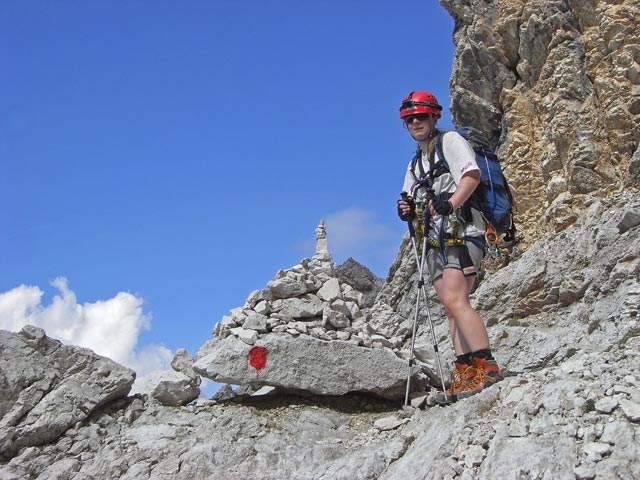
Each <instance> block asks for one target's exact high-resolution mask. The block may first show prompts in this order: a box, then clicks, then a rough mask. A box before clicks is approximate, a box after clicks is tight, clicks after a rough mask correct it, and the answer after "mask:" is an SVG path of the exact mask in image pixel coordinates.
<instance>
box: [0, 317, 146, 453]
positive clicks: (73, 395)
mask: <svg viewBox="0 0 640 480" xmlns="http://www.w3.org/2000/svg"><path fill="white" fill-rule="evenodd" d="M0 353H1V354H0V386H1V387H2V388H1V389H0V461H2V460H6V459H8V458H11V457H12V456H14V455H15V454H16V452H18V451H19V450H20V449H24V448H25V447H32V446H36V445H43V444H47V443H49V442H52V441H54V440H56V439H57V438H58V437H60V435H62V434H63V433H64V432H65V431H67V430H68V429H69V428H71V427H73V426H74V425H76V424H77V423H78V422H82V421H83V420H85V419H86V418H87V417H88V416H89V415H91V413H92V412H94V411H95V410H97V409H99V408H100V407H101V406H103V405H105V404H107V403H109V402H110V401H111V400H114V399H117V398H121V397H124V396H125V395H127V393H129V390H131V385H132V384H133V381H134V380H135V374H134V372H133V371H131V370H129V369H128V368H125V367H123V366H121V365H118V364H117V363H115V362H113V361H112V360H109V359H108V358H104V357H101V356H99V355H96V354H95V353H94V352H92V351H91V350H88V349H86V348H81V347H75V346H67V345H63V344H62V343H60V342H59V341H58V340H54V339H52V338H49V337H47V336H46V335H45V332H44V331H43V330H42V329H40V328H36V327H31V326H27V327H24V328H23V329H22V330H21V331H20V332H19V333H10V332H6V331H2V330H0Z"/></svg>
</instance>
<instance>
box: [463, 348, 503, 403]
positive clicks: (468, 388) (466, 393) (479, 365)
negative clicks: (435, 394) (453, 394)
mask: <svg viewBox="0 0 640 480" xmlns="http://www.w3.org/2000/svg"><path fill="white" fill-rule="evenodd" d="M471 362H472V363H473V366H474V368H475V371H476V375H475V377H473V378H472V379H471V380H470V381H468V382H467V384H466V385H465V386H464V387H463V388H462V389H461V390H460V391H459V392H458V394H457V398H459V399H460V398H467V397H470V396H471V395H475V394H476V393H479V392H481V391H482V390H484V389H485V388H487V387H490V386H491V385H493V384H494V383H497V382H499V381H500V380H502V379H503V378H504V377H503V376H502V371H501V370H500V367H499V366H498V364H497V363H496V361H495V360H487V359H486V358H482V357H471Z"/></svg>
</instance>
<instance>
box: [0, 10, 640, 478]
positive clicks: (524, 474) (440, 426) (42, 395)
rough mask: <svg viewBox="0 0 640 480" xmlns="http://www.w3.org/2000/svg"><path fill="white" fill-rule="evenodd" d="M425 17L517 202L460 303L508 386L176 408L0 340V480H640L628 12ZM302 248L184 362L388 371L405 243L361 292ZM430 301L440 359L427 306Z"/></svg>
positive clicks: (634, 81)
mask: <svg viewBox="0 0 640 480" xmlns="http://www.w3.org/2000/svg"><path fill="white" fill-rule="evenodd" d="M441 3H442V5H444V6H445V7H446V8H447V9H448V10H449V11H450V12H451V14H452V15H453V16H454V18H455V19H456V31H455V35H454V39H455V41H456V44H457V52H456V59H455V62H454V72H453V75H452V99H453V100H452V101H453V113H454V118H455V119H456V121H457V122H458V123H460V124H464V123H473V124H476V125H479V126H480V127H482V128H484V129H486V130H487V131H490V132H493V133H494V140H495V141H497V142H498V147H499V151H500V152H501V154H502V156H503V158H505V159H507V161H506V167H507V174H508V175H509V178H510V180H511V182H512V183H513V184H514V187H515V190H516V197H517V199H518V212H517V215H518V216H517V221H518V224H519V227H520V231H521V234H522V237H523V241H522V242H521V243H520V244H519V245H516V247H515V248H514V250H513V251H512V252H510V254H509V256H508V257H507V256H506V252H503V254H504V255H505V257H504V259H505V262H504V265H502V268H500V269H499V270H498V271H496V272H494V273H492V274H491V275H487V276H486V277H484V278H483V280H482V282H481V283H480V284H479V285H478V287H477V289H476V290H475V292H474V294H473V297H472V301H473V302H474V305H475V306H476V307H477V308H478V310H479V312H480V314H481V315H482V316H483V318H485V319H486V321H487V324H488V329H489V334H490V339H491V343H492V347H493V349H494V351H495V353H496V356H497V357H498V359H499V360H500V362H501V363H502V365H503V366H504V367H505V369H506V371H507V373H508V376H507V377H506V378H505V380H504V381H502V382H500V383H498V384H497V385H495V386H493V387H491V388H488V389H487V390H485V391H484V392H482V393H480V394H478V395H476V396H474V397H471V398H468V399H466V400H464V401H460V402H457V403H455V404H453V405H451V406H449V407H446V408H442V407H438V406H431V404H430V403H429V402H428V401H427V402H426V405H423V408H421V409H417V410H412V409H407V410H403V409H401V408H400V406H399V404H398V403H397V402H396V403H391V402H387V401H383V400H380V399H379V398H378V397H371V396H368V395H367V396H364V395H362V394H346V395H340V396H330V395H323V396H310V397H304V398H302V397H298V396H293V395H291V394H290V393H282V389H276V391H274V392H272V393H271V394H266V395H262V396H260V397H251V396H241V395H240V392H251V391H252V389H251V388H248V389H236V391H235V392H233V391H231V389H230V388H225V389H224V390H223V391H221V392H220V393H221V394H220V395H218V397H217V398H218V400H219V401H207V400H204V399H199V400H197V401H196V402H195V403H194V404H189V405H186V406H183V407H178V408H176V407H169V406H165V405H162V404H160V403H158V402H153V401H149V399H148V398H147V397H144V396H133V397H131V396H130V397H125V395H126V392H127V391H128V388H129V387H130V383H129V381H132V376H131V377H127V374H126V369H123V371H124V374H123V380H122V382H112V381H111V380H109V379H110V378H112V377H111V376H110V375H107V376H106V377H105V378H102V377H100V379H99V380H95V383H93V382H94V375H93V373H91V374H90V375H89V374H88V373H89V372H93V370H92V368H90V367H91V366H92V365H94V364H97V365H103V366H104V367H105V368H103V367H100V368H99V369H97V370H98V371H104V372H107V371H110V370H109V368H111V367H110V366H109V365H108V364H106V363H103V360H104V359H101V357H97V356H95V357H90V356H89V355H88V354H85V353H83V354H82V355H80V353H77V352H82V350H78V351H76V350H74V349H75V347H66V346H60V345H59V344H58V345H57V347H56V352H57V351H58V350H61V349H63V348H64V349H67V351H74V352H76V353H74V355H79V357H78V358H80V359H82V360H77V362H79V365H81V366H82V368H80V369H79V368H78V367H77V366H76V365H75V364H74V367H73V368H72V367H70V366H69V364H68V363H66V362H62V364H64V365H65V368H58V367H56V368H53V369H51V368H49V363H50V362H53V363H54V364H55V365H59V363H60V362H58V361H57V360H56V361H53V360H52V358H54V359H55V358H68V357H59V356H60V355H61V354H62V353H63V352H62V351H61V352H60V353H51V355H49V354H48V353H49V351H50V349H49V348H48V347H47V348H44V347H38V348H36V349H35V351H36V353H30V354H29V355H28V356H29V362H31V361H32V360H33V359H35V360H37V361H36V362H35V363H29V365H30V366H29V368H23V365H24V364H25V363H26V360H25V359H24V358H25V355H26V354H24V355H23V353H24V352H27V351H29V352H32V350H30V349H32V348H34V347H33V346H32V344H34V342H35V343H36V344H38V345H41V344H44V345H45V346H46V345H49V343H50V342H52V341H51V340H49V339H47V340H46V341H42V340H37V341H36V340H34V339H37V338H41V339H44V338H46V337H44V334H43V333H42V332H41V331H33V330H31V329H28V328H27V329H25V330H24V331H23V332H22V333H20V334H9V333H7V332H0V352H1V353H2V355H0V386H2V390H0V436H2V438H3V439H4V440H3V442H4V443H2V448H3V450H2V455H3V457H2V459H0V480H18V479H20V480H22V479H24V478H40V479H45V478H46V479H49V478H60V479H63V478H71V479H78V480H80V479H86V478H100V479H144V480H147V479H165V478H166V479H172V480H174V479H178V480H179V479H189V480H191V479H194V478H217V479H222V480H226V479H234V480H235V479H237V478H256V479H260V480H268V479H289V478H291V479H294V478H295V479H318V480H320V479H322V480H325V479H332V480H333V479H350V480H351V479H356V480H357V479H363V480H364V479H385V480H400V479H402V480H404V479H408V478H411V479H417V480H420V479H471V478H474V479H475V478H479V479H495V478H529V479H548V478H553V479H565V478H566V479H596V480H597V479H609V478H622V479H627V478H628V479H632V478H640V463H639V462H638V460H637V459H638V454H639V453H640V452H639V449H638V445H639V444H640V442H639V439H640V374H639V373H638V372H640V354H639V352H640V324H639V322H640V243H639V242H640V194H639V193H638V190H637V187H638V178H640V177H639V176H638V174H639V173H640V153H639V150H638V124H637V118H638V111H639V108H640V104H639V98H638V72H639V69H638V42H639V41H640V40H639V36H640V34H639V33H638V31H637V25H636V24H637V20H636V19H637V18H638V8H639V7H638V4H637V2H635V1H632V0H615V1H614V0H611V1H608V0H600V1H595V0H586V1H577V0H564V1H560V0H552V1H545V2H543V1H541V0H509V1H507V0H497V1H493V2H487V1H483V0H441ZM329 234H330V232H329ZM323 245H324V244H323ZM319 253H320V254H319V255H318V256H316V257H315V258H314V259H307V260H305V261H303V262H302V263H301V265H300V266H296V267H294V268H292V269H289V270H286V271H284V270H283V271H282V272H280V273H279V274H278V275H277V276H276V279H274V281H273V282H271V283H270V284H269V285H268V286H267V288H265V289H264V290H260V291H257V292H254V293H253V294H251V295H250V296H249V299H248V300H247V303H246V304H245V305H244V306H243V307H240V308H238V309H235V310H234V311H232V312H231V313H230V315H229V316H227V317H226V318H224V319H223V320H222V321H221V322H220V324H219V325H218V326H216V332H215V335H216V340H212V341H210V342H207V344H205V345H204V346H203V347H202V349H201V352H200V354H199V355H198V356H197V362H196V364H197V363H198V362H202V363H203V364H204V363H206V362H204V361H203V359H204V358H206V357H207V356H208V355H210V354H211V353H212V352H213V351H214V350H212V346H213V344H214V343H215V342H217V341H220V342H222V341H225V342H228V343H234V344H235V345H240V347H241V350H242V351H243V352H244V353H243V355H245V359H246V362H245V365H244V368H246V369H248V371H249V372H251V374H252V375H253V378H254V379H255V380H258V382H257V383H254V386H256V387H257V386H259V385H261V383H260V382H259V379H260V377H261V376H262V375H266V373H267V368H268V365H269V361H270V360H269V355H268V354H269V352H268V351H267V356H266V358H263V357H262V356H261V355H257V357H256V358H254V359H253V361H252V359H251V354H250V353H249V355H248V358H247V353H246V351H247V349H249V352H250V351H251V349H252V348H254V347H261V346H263V344H262V343H261V342H263V341H265V340H267V341H270V339H271V338H273V339H277V340H276V341H280V340H282V339H283V338H287V336H288V337H290V340H289V339H288V340H287V345H294V343H293V342H301V343H303V342H304V343H306V342H308V341H312V342H323V344H325V345H329V346H331V347H332V348H333V347H334V346H338V345H341V344H347V345H349V346H350V347H352V348H354V349H361V350H363V351H364V350H365V349H367V350H368V351H372V352H374V351H375V352H386V353H387V354H393V355H395V356H396V357H399V358H406V352H407V344H408V340H409V337H408V326H409V325H410V324H411V321H412V318H413V317H412V315H413V307H414V305H415V295H416V291H417V289H416V282H417V278H416V267H415V259H414V258H413V254H412V251H411V249H410V247H409V244H408V242H407V239H406V238H405V240H404V241H403V243H402V245H401V247H400V252H399V255H398V258H397V259H396V261H395V262H394V264H393V265H392V267H391V269H390V272H389V276H388V279H387V281H386V282H385V283H384V285H383V286H381V288H380V287H378V286H377V285H376V280H375V279H373V282H372V283H373V284H374V285H376V286H374V291H376V292H377V294H376V295H375V296H374V295H364V294H363V292H364V288H363V285H364V284H360V283H357V282H353V281H350V280H348V279H349V278H350V274H345V275H342V274H341V273H340V267H335V266H334V265H333V264H332V263H331V262H330V258H329V257H328V256H325V255H326V252H324V251H321V252H319ZM506 260H508V261H506ZM358 268H359V267H358ZM353 270H356V269H353ZM365 283H366V282H365ZM347 287H349V288H347ZM361 288H362V290H361ZM430 293H431V295H433V292H432V291H430ZM340 296H342V298H340ZM365 296H366V297H367V299H364V298H363V297H365ZM372 297H374V299H375V301H374V302H373V303H371V300H370V299H371V298H372ZM337 300H342V302H337V303H335V304H334V302H336V301H337ZM348 302H351V303H352V305H350V306H351V308H349V307H347V304H348ZM327 304H328V305H329V307H328V308H325V307H326V306H327ZM354 306H357V309H356V308H354ZM430 306H431V314H432V318H433V321H434V323H435V331H436V338H437V339H438V342H439V344H440V345H441V354H442V356H443V359H444V360H447V361H449V360H451V354H450V352H449V349H448V348H446V346H447V345H448V342H449V340H448V334H447V328H446V322H445V321H444V316H443V312H442V310H441V307H440V306H439V304H438V302H435V301H433V300H432V301H430ZM325 314H326V316H325ZM338 314H341V315H338ZM332 332H333V333H332ZM374 334H375V335H378V337H375V339H374ZM429 338H430V337H429V335H428V332H427V331H426V326H425V318H424V316H422V317H421V318H420V327H419V330H418V335H417V349H416V354H417V355H418V357H419V358H420V360H421V361H422V362H423V364H424V365H423V366H424V369H421V370H422V371H423V372H425V370H426V372H425V373H427V372H429V371H432V368H427V367H429V366H430V365H431V366H432V362H433V351H432V348H431V345H430V341H429ZM289 342H290V343H289ZM385 342H389V345H387V344H386V343H385ZM376 343H377V344H376ZM374 347H375V348H374ZM23 350H24V352H23V353H20V352H22V351H23ZM6 352H7V354H5V353H6ZM8 352H11V354H9V353H8ZM257 352H260V350H257ZM262 353H264V352H262ZM340 355H342V354H340ZM271 359H273V357H272V358H271ZM341 360H343V358H342V357H341V358H335V359H334V361H335V363H336V364H337V366H339V364H340V362H341ZM263 361H264V362H265V363H264V364H263V363H262V362H263ZM280 361H281V360H280V359H279V360H278V362H280ZM56 362H57V363H56ZM74 362H76V360H74ZM247 363H248V366H247ZM252 363H253V365H257V366H259V367H260V366H261V368H259V369H258V368H254V366H252ZM186 364H187V366H189V365H188V364H189V362H188V361H187V362H186ZM107 366H109V368H106V367H107ZM193 368H196V369H197V370H199V369H200V368H201V367H199V366H198V367H195V366H194V367H193ZM174 369H176V370H178V371H181V372H182V373H184V374H185V375H187V376H190V375H189V373H187V372H189V371H190V370H189V369H187V371H183V370H181V368H176V366H174ZM257 370H259V371H257ZM337 371H338V370H331V375H337V373H335V372H337ZM79 372H87V375H86V376H83V377H81V378H82V379H83V382H85V383H86V384H87V385H95V387H96V389H100V391H95V390H92V389H91V388H89V389H88V390H79V389H75V388H71V389H66V390H64V395H60V394H57V395H55V394H54V395H52V397H51V398H50V399H47V397H48V396H49V395H48V393H49V387H48V385H68V384H69V383H73V379H74V376H75V375H77V374H78V373H79ZM427 374H428V373H427ZM255 377H257V379H256V378H255ZM87 378H89V380H87ZM230 378H233V379H234V380H236V379H237V378H236V376H235V374H234V376H233V377H230ZM239 378H241V379H244V377H241V376H240V377H239ZM290 378H292V377H290ZM243 381H245V380H243ZM101 382H102V383H101ZM303 382H309V380H308V379H306V378H304V379H303V378H302V376H300V378H299V379H298V380H296V381H295V382H292V383H287V384H286V385H287V387H288V388H289V387H291V385H294V386H301V385H302V383H303ZM251 383H253V382H251ZM274 383H276V382H274ZM127 385H128V386H127ZM307 388H308V386H305V388H302V389H300V390H306V389H307ZM294 390H295V388H294ZM278 391H280V392H281V393H278ZM307 391H308V392H310V391H312V390H307ZM52 393H55V390H52ZM322 393H326V392H324V391H323V392H322ZM62 396H64V399H65V401H60V399H61V397H62ZM43 402H44V403H43ZM46 402H50V403H48V404H47V403H46ZM40 403H42V405H43V406H42V407H39V405H40ZM34 405H35V406H34ZM45 405H50V406H51V408H55V409H56V412H59V413H60V415H57V416H53V415H51V414H49V412H50V411H51V410H50V407H46V406H45ZM23 411H24V412H27V413H26V414H25V415H22V413H21V412H23ZM41 412H48V413H47V414H45V415H40V413H41ZM6 432H13V433H12V434H10V436H8V435H7V433H6ZM23 432H24V433H25V434H26V435H25V438H26V439H27V440H21V438H22V437H21V436H20V435H16V434H17V433H20V434H22V433H23ZM16 438H18V439H19V440H18V442H23V443H15V442H14V439H16ZM7 439H10V441H7ZM12 442H13V443H12ZM6 445H8V447H7V446H6Z"/></svg>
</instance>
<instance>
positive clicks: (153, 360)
mask: <svg viewBox="0 0 640 480" xmlns="http://www.w3.org/2000/svg"><path fill="white" fill-rule="evenodd" d="M51 284H52V285H53V286H54V287H55V288H56V289H57V290H58V292H59V295H56V296H54V298H53V300H52V301H51V304H50V305H47V306H45V305H42V295H43V291H42V290H40V288H38V287H33V286H26V285H20V286H19V287H16V288H14V289H12V290H9V291H8V292H4V293H0V329H4V330H10V331H14V332H15V331H18V330H20V329H21V328H22V327H23V326H25V325H35V326H37V327H40V328H42V329H44V330H45V331H46V332H47V335H49V336H50V337H53V338H57V339H59V340H61V341H63V342H64V343H67V344H73V345H79V346H81V347H86V348H90V349H91V350H93V351H94V352H96V353H98V354H100V355H103V356H105V357H109V358H111V359H112V360H115V361H116V362H118V363H121V364H123V365H126V366H128V367H130V368H132V369H134V370H135V371H136V372H137V373H138V375H139V376H140V375H144V374H146V373H148V372H150V371H153V370H159V369H166V368H168V365H169V363H170V361H171V358H172V353H171V351H170V350H169V349H168V348H166V347H165V346H164V345H160V344H150V345H146V346H144V347H143V348H142V349H139V350H136V345H137V343H138V337H139V335H140V333H141V332H142V331H143V330H146V329H149V327H150V318H149V316H148V315H146V314H145V313H144V312H143V309H142V306H143V303H144V301H143V299H142V298H140V297H137V296H135V295H133V294H131V293H127V292H118V293H117V294H116V296H115V297H113V298H110V299H108V300H99V301H97V302H95V303H84V304H79V303H78V301H77V298H76V295H75V293H74V292H73V291H72V290H71V289H70V288H69V285H68V282H67V279H65V278H62V277H60V278H56V279H55V280H53V281H52V282H51Z"/></svg>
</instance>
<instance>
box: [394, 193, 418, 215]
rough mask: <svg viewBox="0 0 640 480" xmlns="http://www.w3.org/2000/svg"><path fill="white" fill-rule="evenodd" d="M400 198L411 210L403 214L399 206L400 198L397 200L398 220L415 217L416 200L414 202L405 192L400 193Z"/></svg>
mask: <svg viewBox="0 0 640 480" xmlns="http://www.w3.org/2000/svg"><path fill="white" fill-rule="evenodd" d="M403 193H404V192H403ZM402 200H404V201H405V202H407V205H409V208H410V209H411V210H410V211H409V212H407V213H406V214H403V213H402V209H401V208H400V200H398V216H399V217H400V220H402V221H403V222H409V221H413V219H414V218H416V202H414V201H413V198H412V197H409V196H408V195H407V194H403V195H402Z"/></svg>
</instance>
